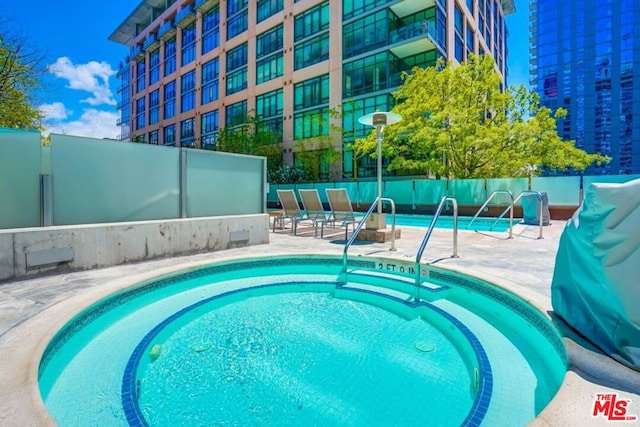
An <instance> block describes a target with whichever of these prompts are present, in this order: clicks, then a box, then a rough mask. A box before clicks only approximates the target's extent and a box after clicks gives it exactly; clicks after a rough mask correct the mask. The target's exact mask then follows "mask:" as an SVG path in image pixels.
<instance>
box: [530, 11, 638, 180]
mask: <svg viewBox="0 0 640 427" xmlns="http://www.w3.org/2000/svg"><path fill="white" fill-rule="evenodd" d="M529 16H530V37H531V43H530V46H531V47H530V49H531V64H530V65H531V68H530V74H531V85H532V89H533V90H534V91H536V92H538V93H539V94H540V98H541V102H542V104H543V105H546V106H548V107H550V108H552V109H555V108H558V107H563V108H565V109H567V111H568V116H567V117H566V118H565V119H563V120H559V122H558V133H559V134H560V136H561V137H563V139H567V140H569V139H570V140H575V141H576V146H577V147H579V148H582V149H584V150H586V151H587V152H590V153H596V152H598V153H602V154H606V155H607V156H610V157H611V158H612V161H611V162H610V163H609V164H606V165H603V166H601V167H597V166H595V165H594V166H592V167H591V168H590V169H589V170H588V171H587V173H591V174H594V173H595V174H638V173H640V2H638V0H568V1H562V2H561V1H557V0H532V1H531V2H530V13H529Z"/></svg>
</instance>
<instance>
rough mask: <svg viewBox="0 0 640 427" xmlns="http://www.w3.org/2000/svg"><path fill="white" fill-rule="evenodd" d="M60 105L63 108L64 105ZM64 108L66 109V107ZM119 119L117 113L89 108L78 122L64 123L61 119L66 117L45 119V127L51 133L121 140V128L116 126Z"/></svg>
mask: <svg viewBox="0 0 640 427" xmlns="http://www.w3.org/2000/svg"><path fill="white" fill-rule="evenodd" d="M54 104H59V103H54ZM60 105H61V106H62V104H60ZM41 108H42V107H41ZM62 108H63V109H64V106H62ZM118 117H119V115H118V114H117V113H116V112H111V111H101V110H96V109H95V108H88V109H85V110H84V111H83V113H82V115H81V116H80V117H79V118H78V119H77V120H70V121H62V120H61V119H65V118H66V117H62V118H56V117H52V116H48V117H45V120H44V126H45V128H46V131H47V132H49V133H58V134H65V135H74V136H86V137H90V138H112V139H120V132H121V128H120V126H117V125H116V120H117V119H118Z"/></svg>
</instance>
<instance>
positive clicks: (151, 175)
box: [51, 134, 180, 225]
mask: <svg viewBox="0 0 640 427" xmlns="http://www.w3.org/2000/svg"><path fill="white" fill-rule="evenodd" d="M179 154H180V150H177V149H175V148H169V147H161V146H160V147H159V146H155V145H148V144H129V143H120V142H114V141H109V140H102V139H94V138H84V137H76V136H68V135H55V134H52V135H51V171H52V175H53V221H54V224H55V225H66V224H88V223H104V222H117V221H141V220H152V219H168V218H178V216H179V212H180V211H179V207H180V200H179V199H180V198H179V190H180V188H179Z"/></svg>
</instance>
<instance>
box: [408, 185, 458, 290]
mask: <svg viewBox="0 0 640 427" xmlns="http://www.w3.org/2000/svg"><path fill="white" fill-rule="evenodd" d="M447 201H451V203H453V255H451V257H452V258H457V257H458V201H457V200H456V199H455V198H454V197H451V196H443V197H442V199H441V200H440V204H439V205H438V209H436V213H435V214H434V215H433V219H432V220H431V224H430V225H429V229H427V234H425V236H424V239H423V240H422V244H421V245H420V248H419V249H418V254H417V255H416V265H415V270H416V301H418V300H420V281H421V278H420V259H422V253H423V252H424V249H425V248H426V247H427V243H429V238H430V237H431V233H432V232H433V229H434V228H435V226H436V221H437V220H438V217H439V216H440V214H441V213H442V209H443V208H444V206H445V204H446V203H447Z"/></svg>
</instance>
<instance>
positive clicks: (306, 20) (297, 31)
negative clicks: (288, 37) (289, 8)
mask: <svg viewBox="0 0 640 427" xmlns="http://www.w3.org/2000/svg"><path fill="white" fill-rule="evenodd" d="M328 29H329V2H328V1H327V2H324V3H322V4H320V5H318V6H316V7H313V8H311V9H309V10H307V11H306V12H303V13H301V14H300V15H298V16H296V18H295V21H294V41H296V42H297V41H300V40H302V39H305V38H307V37H310V36H313V35H316V34H317V33H319V32H320V31H324V30H328Z"/></svg>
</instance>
